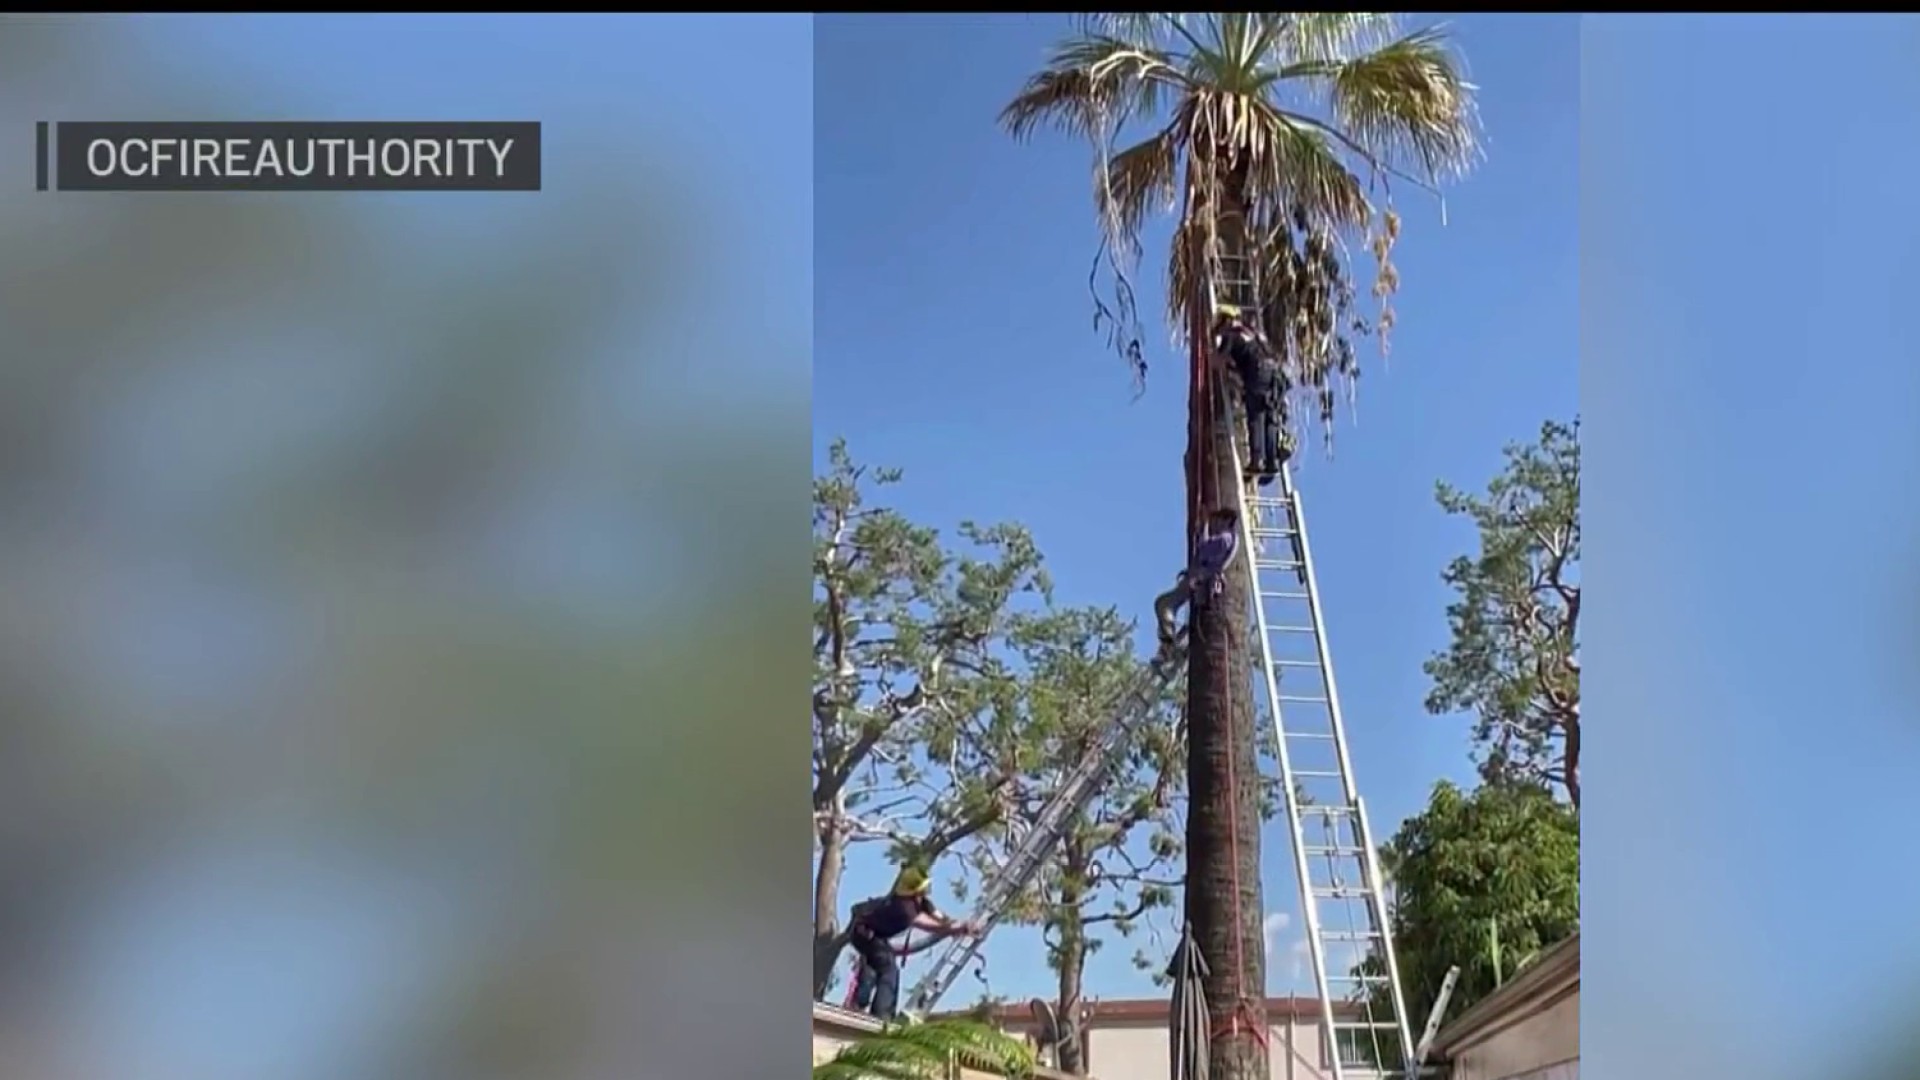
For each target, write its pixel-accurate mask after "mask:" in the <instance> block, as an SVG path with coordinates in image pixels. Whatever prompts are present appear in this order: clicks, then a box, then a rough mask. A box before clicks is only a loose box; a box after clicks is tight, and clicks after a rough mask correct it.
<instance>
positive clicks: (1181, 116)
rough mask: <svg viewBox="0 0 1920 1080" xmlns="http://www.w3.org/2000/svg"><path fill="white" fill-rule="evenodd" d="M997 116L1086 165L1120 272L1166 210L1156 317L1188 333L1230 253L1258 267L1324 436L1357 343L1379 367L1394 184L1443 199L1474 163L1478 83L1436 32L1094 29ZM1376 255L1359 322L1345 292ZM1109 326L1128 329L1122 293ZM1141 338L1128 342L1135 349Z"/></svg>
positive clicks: (1288, 27) (1344, 23)
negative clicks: (1068, 148)
mask: <svg viewBox="0 0 1920 1080" xmlns="http://www.w3.org/2000/svg"><path fill="white" fill-rule="evenodd" d="M1080 31H1081V32H1080V33H1079V34H1078V35H1077V36H1075V37H1073V38H1072V39H1070V40H1068V41H1066V42H1065V43H1063V44H1061V45H1060V46H1058V47H1057V48H1056V49H1055V51H1054V53H1053V54H1052V56H1051V57H1049V59H1048V61H1047V63H1046V65H1045V66H1044V67H1043V68H1042V69H1041V70H1040V71H1039V72H1038V73H1036V74H1035V75H1034V76H1033V77H1032V78H1031V79H1029V80H1028V82H1027V84H1026V86H1025V87H1024V88H1023V89H1022V90H1021V91H1020V93H1019V94H1017V95H1016V96H1015V97H1014V99H1013V100H1012V102H1010V103H1009V104H1008V105H1007V107H1006V108H1005V109H1004V110H1003V111H1002V113H1001V122H1002V124H1003V125H1004V126H1005V127H1006V129H1007V130H1008V131H1009V132H1010V133H1011V134H1013V135H1014V136H1015V137H1016V138H1026V137H1029V136H1031V135H1032V134H1033V133H1034V132H1036V131H1038V130H1040V129H1041V128H1052V129H1055V130H1059V131H1063V132H1065V133H1067V134H1070V135H1073V136H1075V137H1077V138H1082V139H1086V140H1087V141H1088V142H1089V143H1090V144H1091V145H1092V146H1093V147H1094V148H1095V150H1096V153H1097V159H1098V160H1097V162H1096V166H1095V170H1094V173H1095V175H1094V206H1095V209H1096V212H1097V214H1098V217H1099V221H1100V227H1101V231H1102V233H1103V237H1104V240H1105V244H1104V250H1105V251H1106V252H1107V254H1108V257H1109V259H1110V260H1111V263H1112V268H1113V270H1114V273H1115V276H1116V278H1117V279H1119V280H1120V282H1121V283H1122V285H1123V286H1124V282H1125V280H1126V279H1127V277H1128V276H1129V275H1130V274H1131V272H1132V271H1133V269H1134V268H1135V267H1136V266H1137V262H1138V259H1139V256H1140V253H1141V247H1140V235H1141V231H1142V229H1143V228H1144V227H1145V225H1146V223H1147V222H1148V221H1149V220H1150V219H1152V218H1153V217H1155V216H1156V215H1158V214H1165V213H1170V212H1175V211H1176V210H1177V212H1178V218H1177V226H1176V229H1175V233H1174V239H1173V243H1172V250H1171V252H1170V257H1169V265H1168V297H1167V313H1168V317H1169V320H1170V322H1171V324H1172V325H1173V326H1174V327H1175V333H1176V336H1183V335H1184V334H1185V333H1186V332H1187V328H1188V327H1189V326H1191V325H1193V323H1192V322H1191V321H1190V320H1191V319H1192V318H1193V316H1194V315H1195V314H1196V311H1195V309H1196V305H1199V304H1202V303H1203V302H1204V299H1205V297H1206V295H1207V290H1206V288H1205V284H1206V282H1207V281H1208V280H1211V279H1212V278H1214V277H1216V276H1217V267H1218V261H1219V259H1220V258H1221V257H1222V256H1221V252H1222V250H1223V248H1224V247H1231V248H1234V249H1235V250H1234V251H1233V252H1231V253H1230V254H1233V255H1238V254H1240V253H1248V254H1250V255H1251V256H1252V258H1253V260H1254V261H1255V262H1256V263H1257V264H1258V266H1259V268H1260V290H1259V292H1260V296H1259V307H1260V308H1261V311H1260V315H1261V318H1262V319H1263V321H1264V323H1265V328H1266V330H1267V332H1268V335H1269V337H1270V338H1271V340H1272V341H1273V342H1274V343H1275V344H1276V346H1278V347H1279V348H1280V350H1281V352H1282V354H1283V359H1284V361H1285V363H1286V365H1287V370H1288V375H1289V378H1290V380H1291V382H1292V384H1293V386H1294V387H1295V388H1296V389H1297V390H1299V391H1301V392H1304V393H1308V394H1312V395H1314V396H1315V397H1316V398H1317V403H1318V405H1319V410H1318V411H1319V413H1320V417H1321V420H1322V423H1323V430H1329V431H1330V425H1331V422H1332V419H1333V407H1334V401H1335V395H1334V387H1335V386H1336V385H1340V384H1341V383H1342V382H1344V383H1345V385H1346V386H1347V387H1348V389H1351V384H1352V380H1353V379H1354V378H1355V377H1357V375H1358V373H1359V368H1358V366H1357V363H1356V361H1355V357H1354V349H1353V339H1354V338H1356V337H1360V336H1366V335H1372V336H1376V337H1378V338H1379V339H1380V343H1381V348H1382V351H1383V352H1384V350H1385V347H1386V331H1387V330H1388V329H1389V328H1390V327H1391V325H1392V318H1393V316H1392V310H1391V306H1390V301H1391V298H1392V296H1393V294H1394V292H1395V290H1396V289H1397V287H1398V275H1397V274H1396V273H1395V271H1394V269H1393V265H1392V260H1391V252H1392V247H1393V243H1394V241H1395V240H1396V239H1397V238H1398V235H1399V228H1400V223H1399V218H1398V217H1397V215H1396V214H1395V213H1394V211H1393V209H1392V192H1393V188H1394V185H1395V184H1403V185H1412V186H1415V187H1418V188H1421V189H1423V190H1426V191H1437V190H1438V186H1439V185H1440V184H1441V183H1442V182H1444V181H1447V180H1450V179H1454V178H1457V177H1459V176H1461V175H1463V174H1464V173H1465V172H1466V171H1467V170H1468V169H1470V168H1471V167H1472V166H1473V165H1474V164H1475V163H1476V162H1477V160H1478V158H1479V144H1478V138H1477V135H1478V124H1477V120H1476V116H1475V109H1474V102H1473V93H1474V88H1473V86H1472V85H1471V84H1470V83H1468V82H1467V81H1466V80H1465V78H1464V76H1463V74H1462V71H1461V68H1460V64H1459V62H1458V61H1457V59H1456V58H1455V57H1454V55H1453V53H1452V51H1451V50H1450V49H1449V47H1448V43H1447V40H1446V37H1445V35H1444V34H1443V33H1442V31H1440V30H1439V29H1437V28H1429V29H1421V30H1415V31H1412V32H1410V33H1403V32H1402V31H1401V30H1400V28H1399V25H1398V20H1397V18H1396V17H1395V16H1393V15H1391V14H1384V13H1376V12H1278V13H1273V12H1268V13H1261V12H1250V13H1249V12H1216V13H1179V12H1145V13H1113V12H1108V13H1093V14H1087V15H1083V16H1081V17H1080ZM1356 248H1364V249H1365V250H1366V251H1367V252H1368V253H1369V254H1371V255H1372V256H1373V258H1374V262H1375V267H1376V269H1375V274H1374V282H1373V286H1372V288H1371V290H1370V296H1371V299H1372V300H1373V302H1374V310H1373V312H1372V313H1371V316H1370V317H1369V315H1367V314H1365V313H1362V312H1361V311H1359V310H1357V307H1358V305H1357V302H1356V290H1355V289H1354V288H1353V286H1352V285H1351V283H1350V281H1349V277H1348V268H1349V266H1350V265H1351V262H1352V259H1353V253H1354V249H1356ZM1119 304H1120V307H1121V308H1122V312H1121V313H1120V315H1119V316H1118V317H1119V318H1123V319H1124V320H1126V321H1129V322H1132V323H1134V324H1135V325H1136V326H1137V313H1136V312H1134V311H1133V310H1132V309H1131V292H1130V290H1126V289H1123V290H1122V291H1121V292H1120V293H1119ZM1136 338H1137V334H1136Z"/></svg>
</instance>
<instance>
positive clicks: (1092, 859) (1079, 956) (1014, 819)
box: [960, 608, 1182, 1007]
mask: <svg viewBox="0 0 1920 1080" xmlns="http://www.w3.org/2000/svg"><path fill="white" fill-rule="evenodd" d="M1012 644H1013V649H1014V652H1015V654H1016V656H1017V662H1018V665H1019V667H1020V668H1021V670H1022V672H1023V678H1022V679H1021V681H1020V683H1019V687H1018V691H1019V692H1018V694H1017V696H1016V698H1015V700H1014V702H1013V707H1012V709H1011V710H1009V711H1008V712H1007V713H1005V714H1002V715H998V716H996V717H994V718H993V722H991V723H989V724H985V725H981V726H980V727H979V728H978V730H976V731H975V732H973V733H972V737H971V738H970V739H969V740H968V747H969V749H968V751H967V752H966V753H964V754H963V755H962V760H961V763H960V767H961V768H962V769H963V770H968V769H971V768H973V767H975V763H976V759H978V760H979V761H999V760H1011V761H1012V762H1014V763H1015V777H1016V779H1015V780H1014V782H1013V783H1012V784H1011V785H1010V786H1009V788H1008V790H1007V791H1006V794H1005V805H1006V814H1005V816H1004V817H1003V818H1002V819H1001V820H1000V821H997V822H996V823H995V824H994V825H993V826H992V827H991V828H990V829H987V830H984V831H983V833H982V834H981V837H980V841H981V842H980V843H979V844H977V845H975V846H974V847H973V848H972V849H971V850H970V852H969V861H970V862H971V863H972V865H973V866H974V867H975V868H976V869H977V870H978V871H979V872H980V873H981V874H982V875H985V874H989V873H992V872H993V871H994V870H995V868H997V867H998V866H1000V865H1003V864H1004V860H1005V858H1006V856H1007V854H1008V853H1009V852H1010V850H1011V848H1012V847H1013V845H1015V844H1016V843H1018V842H1019V840H1020V838H1021V837H1023V836H1025V835H1026V833H1027V830H1029V829H1031V828H1033V827H1034V824H1035V822H1036V821H1037V819H1038V817H1039V815H1040V813H1041V811H1042V809H1043V808H1044V807H1045V806H1046V805H1047V803H1048V802H1049V801H1051V800H1052V799H1053V798H1054V797H1055V796H1056V795H1058V794H1059V793H1060V792H1061V790H1062V789H1063V788H1064V786H1065V785H1066V783H1067V781H1068V779H1069V777H1070V776H1071V775H1072V773H1073V771H1074V769H1075V768H1076V766H1078V765H1080V764H1081V762H1082V761H1083V760H1084V759H1085V758H1086V756H1087V754H1088V753H1089V751H1090V749H1091V748H1092V747H1094V746H1095V745H1096V744H1097V741H1098V740H1099V739H1100V738H1101V736H1102V734H1103V731H1104V730H1105V729H1107V728H1108V727H1109V725H1111V724H1112V723H1113V722H1114V721H1115V719H1116V713H1117V710H1119V709H1120V708H1121V707H1122V706H1123V705H1127V704H1130V703H1131V702H1132V701H1133V700H1134V699H1135V697H1136V695H1137V694H1138V693H1139V692H1140V690H1141V688H1143V687H1154V685H1155V684H1154V681H1153V678H1152V674H1151V672H1150V670H1149V667H1148V664H1147V663H1146V662H1145V661H1143V660H1141V659H1140V658H1139V657H1138V656H1137V655H1136V654H1135V652H1134V647H1133V627H1132V625H1131V624H1129V623H1128V622H1127V621H1126V620H1124V619H1122V618H1121V617H1120V615H1119V613H1118V612H1117V611H1114V610H1112V609H1092V608H1073V609H1064V610H1049V611H1046V612H1044V613H1042V614H1041V615H1040V616H1038V617H1036V618H1034V619H1032V620H1030V621H1028V622H1026V623H1025V624H1024V625H1023V626H1022V627H1021V628H1020V631H1019V633H1018V634H1017V635H1016V636H1015V640H1014V641H1013V643H1012ZM1177 689H1178V688H1177V687H1175V686H1167V687H1159V688H1157V689H1156V690H1155V691H1154V693H1153V695H1152V697H1151V698H1150V700H1149V707H1148V708H1147V710H1145V711H1144V712H1142V713H1140V714H1139V715H1137V716H1135V717H1134V718H1133V722H1132V724H1131V726H1129V727H1127V728H1125V729H1124V730H1123V731H1122V732H1121V733H1119V735H1118V741H1117V742H1116V743H1114V744H1113V755H1112V758H1111V761H1112V762H1113V765H1112V770H1111V772H1109V773H1108V774H1107V778H1106V780H1105V783H1104V784H1103V785H1102V786H1101V788H1100V789H1099V791H1098V793H1097V794H1096V795H1095V797H1094V799H1093V800H1092V802H1091V803H1090V804H1089V806H1088V807H1087V809H1086V810H1085V811H1084V812H1083V813H1081V814H1078V815H1076V816H1075V817H1074V818H1073V819H1071V820H1070V821H1069V823H1068V826H1067V829H1066V832H1065V835H1064V837H1063V840H1062V842H1061V844H1060V845H1059V847H1058V848H1057V849H1055V851H1054V852H1053V854H1052V856H1051V857H1050V858H1049V859H1048V861H1047V862H1046V864H1045V865H1044V866H1043V868H1042V870H1041V873H1040V875H1039V877H1038V878H1037V879H1036V880H1035V882H1034V884H1033V885H1032V886H1031V887H1030V888H1029V889H1028V890H1027V891H1026V892H1025V893H1023V894H1022V895H1021V896H1020V897H1018V898H1017V899H1016V901H1015V903H1014V905H1013V907H1012V908H1010V910H1009V912H1008V919H1009V921H1011V922H1014V923H1024V924H1028V925H1039V926H1041V927H1042V928H1043V936H1044V939H1045V941H1046V943H1047V949H1048V959H1049V962H1050V964H1051V965H1052V966H1053V968H1054V970H1055V971H1056V972H1062V971H1063V969H1067V970H1065V971H1064V972H1063V973H1064V975H1065V976H1066V978H1065V980H1064V981H1063V986H1077V985H1078V983H1079V976H1080V971H1081V969H1082V967H1083V966H1084V964H1085V962H1086V958H1087V956H1088V955H1090V954H1091V953H1093V952H1095V951H1097V950H1098V949H1099V948H1100V947H1101V944H1102V940H1101V939H1100V938H1099V937H1095V936H1093V929H1094V928H1096V927H1099V926H1102V925H1106V926H1110V927H1111V928H1112V929H1113V931H1114V932H1116V933H1117V934H1119V935H1120V936H1122V937H1127V936H1130V935H1132V934H1133V933H1134V931H1135V930H1136V928H1137V926H1138V925H1139V923H1140V921H1141V920H1142V919H1143V918H1147V917H1149V916H1150V915H1151V914H1152V913H1154V912H1156V911H1161V910H1165V909H1167V908H1170V907H1171V906H1172V904H1173V900H1174V889H1175V887H1176V886H1177V885H1178V882H1177V880H1176V879H1177V876H1178V874H1177V870H1174V869H1170V868H1169V866H1170V864H1171V863H1173V862H1174V861H1176V860H1177V859H1178V857H1179V855H1180V852H1181V840H1180V836H1179V833H1178V831H1177V826H1178V822H1177V818H1176V815H1175V814H1174V810H1173V807H1174V800H1175V798H1176V797H1177V796H1178V794H1179V793H1180V791H1181V790H1182V779H1181V776H1180V764H1181V753H1180V744H1179V741H1178V738H1177V732H1176V729H1177V721H1178V718H1179V707H1178V698H1177V696H1176V695H1177ZM1135 961H1136V963H1137V964H1138V965H1139V966H1140V967H1142V968H1143V969H1154V968H1156V967H1157V966H1158V965H1157V963H1155V962H1152V961H1149V960H1147V959H1146V958H1145V957H1144V956H1141V957H1136V958H1135ZM1061 1004H1062V1005H1063V1007H1064V1005H1065V1003H1061Z"/></svg>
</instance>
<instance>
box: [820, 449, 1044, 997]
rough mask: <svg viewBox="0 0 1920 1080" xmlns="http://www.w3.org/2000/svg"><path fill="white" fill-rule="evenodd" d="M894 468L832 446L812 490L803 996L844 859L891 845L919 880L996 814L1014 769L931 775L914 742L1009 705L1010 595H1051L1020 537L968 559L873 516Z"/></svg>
mask: <svg viewBox="0 0 1920 1080" xmlns="http://www.w3.org/2000/svg"><path fill="white" fill-rule="evenodd" d="M899 480H900V473H899V471H898V470H893V469H869V468H867V467H866V466H862V465H858V464H856V463H855V462H854V461H853V458H852V456H851V455H850V454H849V453H848V451H847V448H846V446H845V444H844V442H836V443H835V444H834V445H833V447H832V448H831V451H830V456H829V466H828V470H827V473H826V475H824V476H821V477H817V478H815V480H814V518H813V529H814V640H813V654H814V686H813V702H812V713H813V814H814V837H815V852H814V857H815V862H814V920H813V938H814V973H813V981H814V987H813V990H814V994H815V996H816V997H817V996H818V995H820V994H821V993H824V992H825V990H826V988H827V985H828V983H829V982H830V980H831V977H832V966H833V961H834V958H835V957H836V956H838V955H839V951H840V948H841V946H842V944H843V942H842V940H841V938H842V935H841V930H840V926H839V913H838V912H839V906H840V900H839V887H840V880H841V875H842V872H843V870H844V868H845V865H846V856H847V850H848V847H849V846H850V845H852V844H855V843H859V842H862V841H871V840H884V841H888V842H890V845H891V846H892V848H893V849H894V854H895V856H896V858H898V859H899V860H901V861H903V862H904V861H913V862H916V863H919V864H921V865H925V866H931V865H932V864H933V862H934V861H935V860H936V859H938V858H939V856H940V855H941V854H943V853H944V852H946V851H947V850H948V849H949V848H951V847H952V846H953V845H954V844H956V843H959V842H960V841H961V840H964V839H966V838H967V837H969V836H972V835H974V834H975V833H977V832H979V831H980V830H981V829H983V828H985V827H986V826H987V825H988V824H990V823H992V822H993V821H994V820H995V819H996V818H997V817H998V815H999V813H1000V811H1001V809H1002V806H1003V803H1002V801H1001V800H1000V799H999V798H998V794H999V793H1000V792H1001V791H1003V790H1004V789H1005V788H1006V786H1007V784H1008V783H1009V782H1010V781H1011V780H1012V778H1013V769H1014V768H1015V765H1014V763H1012V762H1004V763H998V764H997V765H996V764H995V763H989V764H990V765H991V766H993V767H988V768H984V769H982V770H980V771H976V772H970V773H960V772H958V771H951V770H948V771H942V770H939V769H936V768H931V767H930V762H929V761H928V759H927V757H926V755H925V754H924V753H923V752H922V750H923V748H924V746H925V745H926V740H927V739H929V738H933V739H935V740H936V741H940V740H942V739H943V738H944V739H947V740H949V741H950V736H943V734H942V733H943V732H951V731H953V730H956V725H957V724H960V723H962V720H963V718H966V717H971V716H974V715H977V714H980V713H981V712H982V711H983V710H984V711H990V710H992V709H993V708H994V707H995V706H996V705H997V704H998V703H1000V702H1003V701H1005V700H1008V698H1009V695H1011V694H1012V693H1013V686H1014V683H1013V681H1012V678H1011V675H1010V674H1009V672H1008V670H1007V668H1006V665H1005V662H1004V660H1003V659H1002V658H1001V656H1000V655H999V643H1000V642H1001V641H1003V639H1004V637H1005V635H1006V634H1007V633H1009V632H1010V631H1011V630H1012V629H1013V628H1014V627H1016V626H1018V625H1019V616H1018V614H1017V613H1016V612H1015V611H1014V610H1013V604H1014V601H1015V599H1016V598H1017V597H1019V596H1021V595H1022V594H1026V593H1034V594H1038V595H1040V596H1042V597H1044V596H1045V595H1046V593H1047V591H1048V589H1049V585H1048V582H1047V579H1046V575H1045V573H1044V571H1043V569H1042V567H1041V560H1040V554H1039V552H1038V550H1036V549H1035V548H1034V546H1033V542H1032V540H1031V539H1030V538H1029V537H1028V536H1027V534H1026V533H1025V531H1024V530H1022V529H1020V528H1018V527H1017V526H1011V525H997V526H992V527H980V526H975V525H973V524H971V523H963V524H962V526H961V529H960V532H961V536H962V538H963V539H964V540H965V541H966V542H967V544H968V547H967V549H966V550H964V551H961V552H957V553H956V552H955V551H951V550H949V549H947V548H946V547H944V546H943V545H942V544H941V542H940V538H939V536H938V534H937V532H936V531H935V530H933V529H931V528H927V527H925V526H920V525H915V524H914V523H912V522H910V521H908V520H907V519H906V518H905V517H904V516H902V515H901V514H900V513H898V512H897V511H894V510H891V509H887V508H885V507H880V506H875V505H871V504H870V502H869V497H870V495H871V493H872V489H873V488H877V487H885V486H889V485H892V484H894V483H897V482H899Z"/></svg>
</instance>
